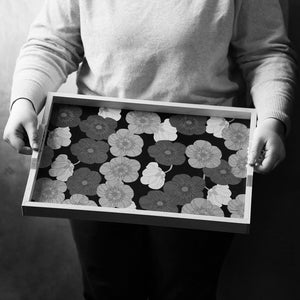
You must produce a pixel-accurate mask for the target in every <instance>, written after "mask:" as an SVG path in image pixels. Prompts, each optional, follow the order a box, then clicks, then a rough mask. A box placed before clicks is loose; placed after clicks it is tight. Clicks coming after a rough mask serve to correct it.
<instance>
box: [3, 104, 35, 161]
mask: <svg viewBox="0 0 300 300" xmlns="http://www.w3.org/2000/svg"><path fill="white" fill-rule="evenodd" d="M37 123H38V119H37V114H36V112H35V110H34V108H33V106H32V103H31V102H30V101H29V100H27V99H18V100H17V101H16V102H15V103H14V104H13V106H12V108H11V112H10V115H9V118H8V121H7V123H6V126H5V129H4V133H3V139H4V141H6V142H7V143H8V144H9V145H11V146H12V147H13V148H14V149H15V150H16V151H17V152H18V153H21V154H26V155H30V154H31V153H32V150H38V133H37Z"/></svg>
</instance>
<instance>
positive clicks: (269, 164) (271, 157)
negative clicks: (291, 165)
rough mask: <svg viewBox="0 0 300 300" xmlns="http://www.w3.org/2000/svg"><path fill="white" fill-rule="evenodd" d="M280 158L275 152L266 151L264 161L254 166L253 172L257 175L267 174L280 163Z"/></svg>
mask: <svg viewBox="0 0 300 300" xmlns="http://www.w3.org/2000/svg"><path fill="white" fill-rule="evenodd" d="M281 160H282V159H281V158H280V157H279V156H278V155H276V152H275V151H273V150H268V151H266V153H265V157H264V159H263V160H262V161H261V163H260V164H257V165H256V166H255V171H256V172H258V173H262V174H264V173H268V172H270V171H272V170H273V169H274V168H275V167H276V166H277V165H278V164H279V163H280V162H281Z"/></svg>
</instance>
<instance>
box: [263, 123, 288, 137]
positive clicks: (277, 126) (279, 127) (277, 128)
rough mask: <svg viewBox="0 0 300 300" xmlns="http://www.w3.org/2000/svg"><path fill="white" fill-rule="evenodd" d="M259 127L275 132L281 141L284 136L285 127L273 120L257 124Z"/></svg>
mask: <svg viewBox="0 0 300 300" xmlns="http://www.w3.org/2000/svg"><path fill="white" fill-rule="evenodd" d="M259 126H262V127H263V128H265V129H268V130H272V131H273V132H276V133H277V134H279V135H280V136H281V137H282V139H284V138H285V136H286V125H285V124H284V123H283V122H282V121H280V120H278V119H275V118H267V119H264V120H263V121H262V122H259Z"/></svg>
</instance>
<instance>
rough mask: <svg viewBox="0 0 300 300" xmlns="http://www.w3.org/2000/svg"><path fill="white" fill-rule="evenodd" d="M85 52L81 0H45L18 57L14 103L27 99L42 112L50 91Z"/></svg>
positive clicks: (12, 100) (13, 87)
mask: <svg viewBox="0 0 300 300" xmlns="http://www.w3.org/2000/svg"><path fill="white" fill-rule="evenodd" d="M83 55H84V51H83V46H82V41H81V37H80V17H79V6H78V1H77V0H46V1H45V4H44V6H43V8H42V10H41V12H40V13H39V15H38V16H37V18H36V19H35V21H34V22H33V24H32V25H31V27H30V31H29V35H28V39H27V42H26V43H25V45H24V46H23V47H22V49H21V51H20V54H19V57H18V59H17V62H16V67H15V72H14V76H13V84H12V91H11V105H12V104H13V103H14V101H16V100H17V99H19V98H27V99H29V100H30V101H31V102H32V103H33V105H34V107H35V110H36V111H37V112H38V113H39V112H40V111H41V109H42V108H43V105H44V102H45V98H46V95H47V92H49V91H56V90H57V89H58V88H59V86H60V85H61V84H62V83H63V82H65V81H66V79H67V76H68V75H69V74H70V73H72V72H74V71H75V70H77V69H78V66H79V64H80V62H81V61H82V59H83Z"/></svg>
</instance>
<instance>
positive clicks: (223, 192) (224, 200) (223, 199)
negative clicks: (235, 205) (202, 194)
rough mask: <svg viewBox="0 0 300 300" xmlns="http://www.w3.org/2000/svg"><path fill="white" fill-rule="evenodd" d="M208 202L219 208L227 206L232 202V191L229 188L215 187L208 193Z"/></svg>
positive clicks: (218, 185)
mask: <svg viewBox="0 0 300 300" xmlns="http://www.w3.org/2000/svg"><path fill="white" fill-rule="evenodd" d="M207 200H208V201H210V202H211V203H212V204H214V205H217V206H219V207H221V206H222V205H227V204H228V202H229V201H230V200H231V191H230V189H229V186H228V185H220V184H217V185H215V186H213V187H212V188H211V189H209V190H208V192H207Z"/></svg>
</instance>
